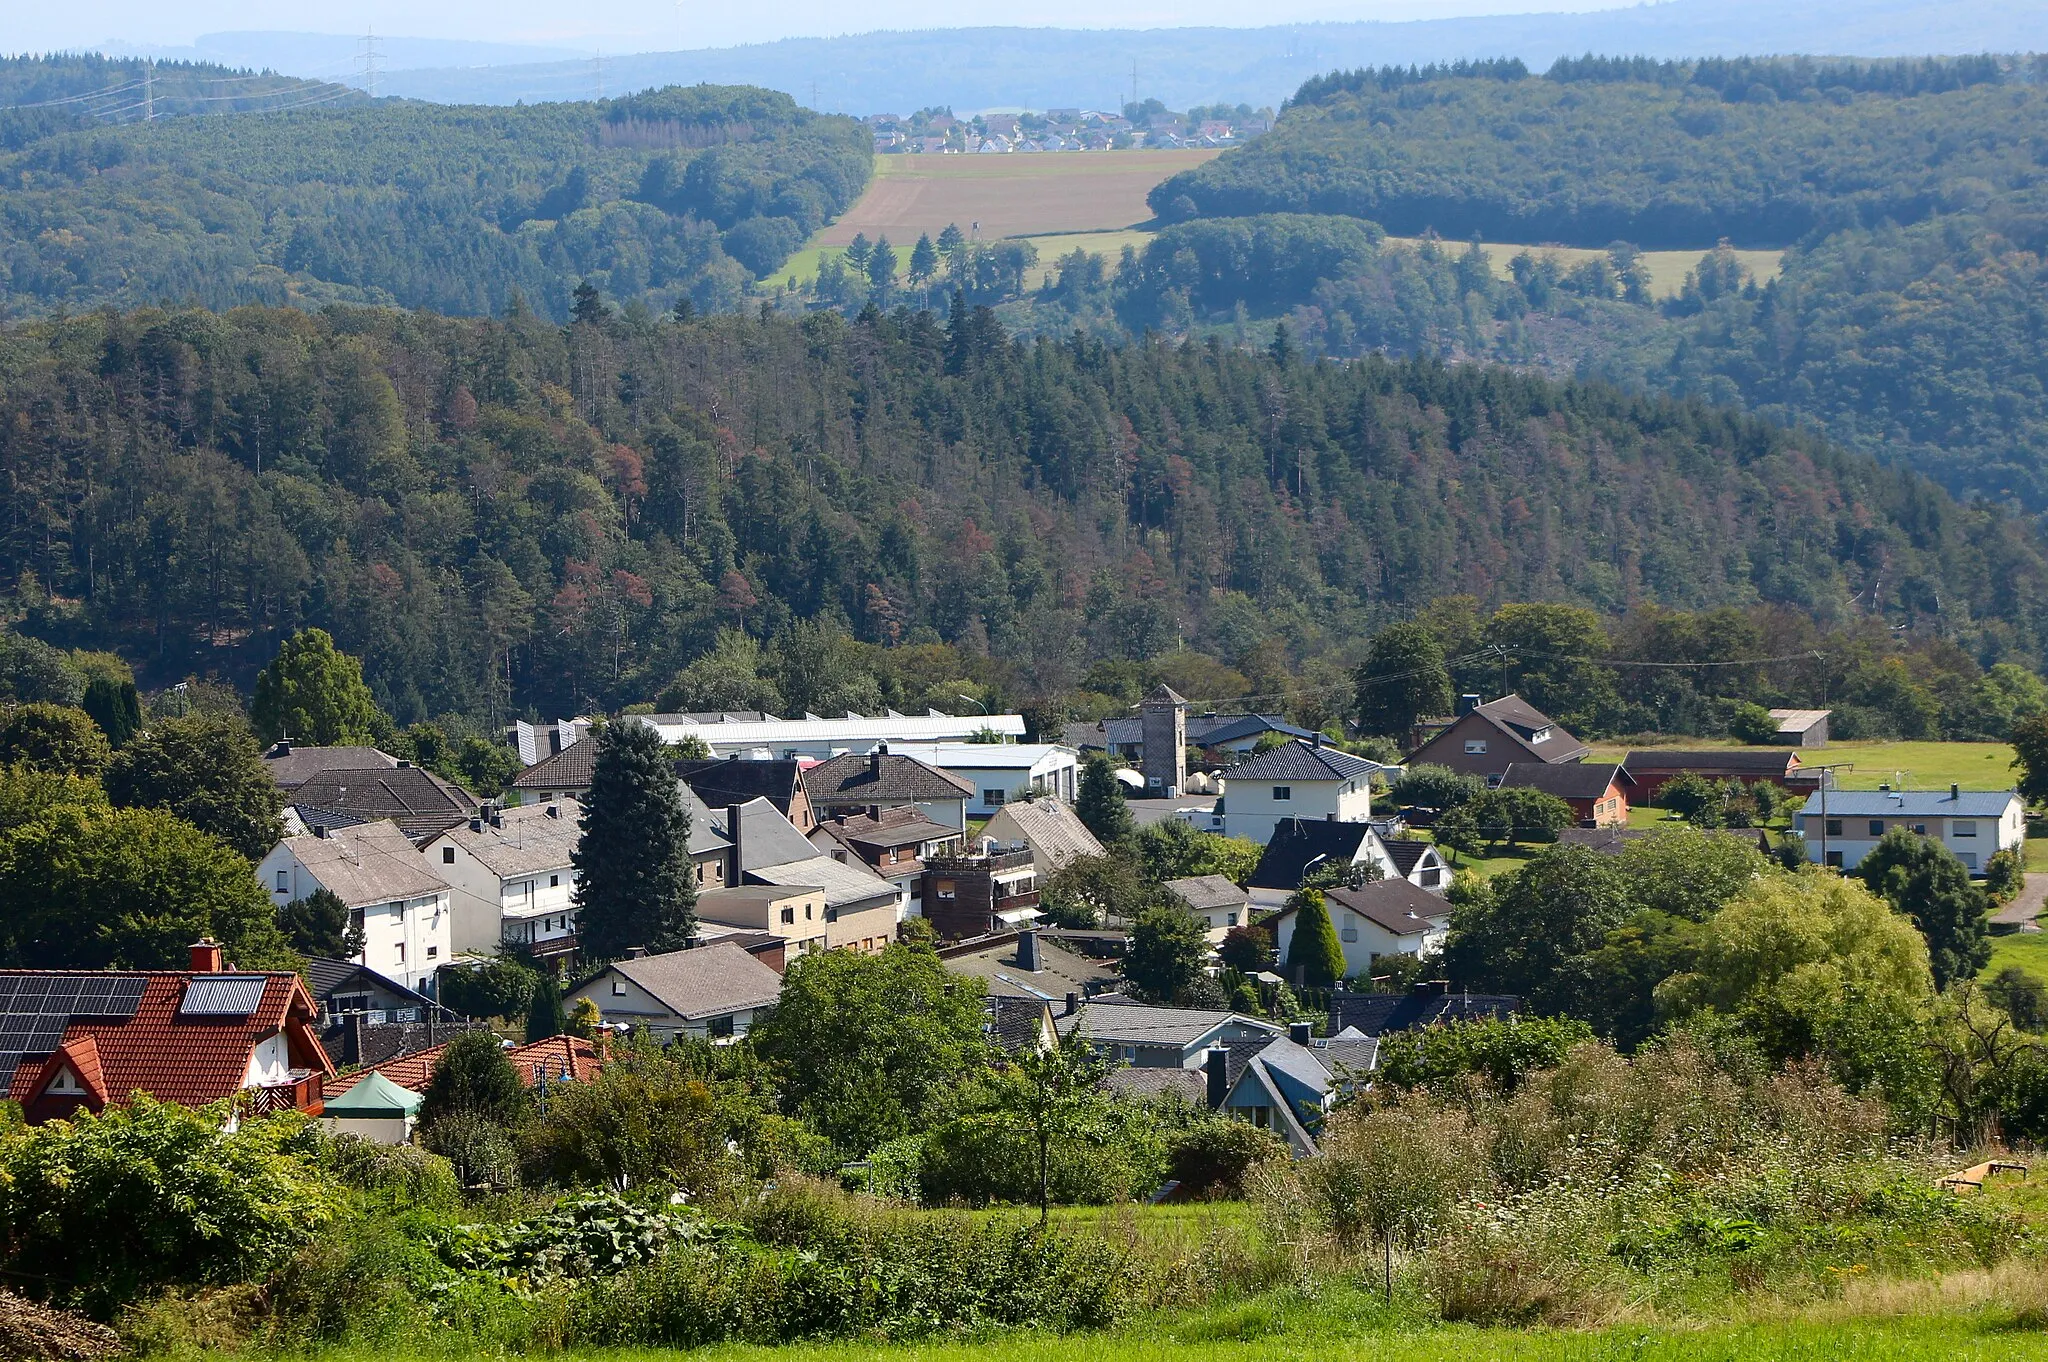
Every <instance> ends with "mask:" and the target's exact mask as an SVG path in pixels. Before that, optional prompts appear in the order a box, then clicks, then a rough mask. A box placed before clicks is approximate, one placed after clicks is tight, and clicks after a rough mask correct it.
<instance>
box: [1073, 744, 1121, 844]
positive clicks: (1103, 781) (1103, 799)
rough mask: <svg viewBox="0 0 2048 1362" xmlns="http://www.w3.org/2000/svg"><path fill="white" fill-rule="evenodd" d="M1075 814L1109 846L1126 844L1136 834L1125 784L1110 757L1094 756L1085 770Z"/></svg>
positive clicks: (1075, 805)
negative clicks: (1126, 796) (1126, 800)
mask: <svg viewBox="0 0 2048 1362" xmlns="http://www.w3.org/2000/svg"><path fill="white" fill-rule="evenodd" d="M1074 814H1075V816H1076V817H1078V818H1079V819H1080V820H1081V821H1082V822H1083V823H1084V824H1086V825H1087V828H1088V831H1090V832H1092V833H1094V834H1095V840H1096V841H1098V842H1100V843H1102V845H1104V846H1106V847H1107V846H1114V845H1117V844H1119V843H1122V842H1123V841H1125V840H1126V839H1128V838H1129V837H1130V836H1131V835H1132V834H1133V832H1135V831H1136V824H1135V823H1134V822H1133V821H1132V819H1131V810H1130V806H1129V805H1128V804H1126V803H1124V785H1123V782H1122V781H1120V780H1118V779H1117V778H1116V768H1115V767H1113V766H1111V765H1110V764H1109V758H1108V757H1103V756H1094V757H1090V758H1088V764H1087V766H1085V767H1083V768H1082V771H1081V789H1080V792H1079V794H1078V795H1077V797H1076V798H1075V800H1074Z"/></svg>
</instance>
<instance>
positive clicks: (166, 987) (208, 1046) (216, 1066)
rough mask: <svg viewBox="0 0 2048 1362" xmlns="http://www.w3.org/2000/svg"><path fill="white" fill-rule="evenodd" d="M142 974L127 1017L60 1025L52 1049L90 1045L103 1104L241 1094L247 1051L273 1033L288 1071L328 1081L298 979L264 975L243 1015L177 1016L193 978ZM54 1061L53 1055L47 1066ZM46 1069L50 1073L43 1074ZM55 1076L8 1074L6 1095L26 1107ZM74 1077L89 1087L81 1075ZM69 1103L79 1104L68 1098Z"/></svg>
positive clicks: (76, 1050) (330, 1068)
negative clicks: (257, 997) (285, 1052)
mask: <svg viewBox="0 0 2048 1362" xmlns="http://www.w3.org/2000/svg"><path fill="white" fill-rule="evenodd" d="M58 972H59V973H66V974H73V973H78V972H79V971H58ZM42 973H46V972H45V971H38V970H0V974H4V975H17V976H20V975H36V974H42ZM130 977H134V975H133V974H132V973H131V974H130ZM142 977H143V978H144V979H146V980H147V982H146V984H145V985H144V987H143V991H142V1000H141V1001H140V1002H139V1003H137V1004H136V1008H135V1015H134V1016H133V1017H126V1018H118V1019H100V1020H94V1021H74V1022H72V1023H71V1024H70V1025H69V1026H67V1027H66V1028H65V1031H64V1039H63V1041H62V1043H61V1045H62V1048H61V1049H60V1050H59V1051H58V1054H59V1055H61V1054H65V1053H69V1054H72V1055H74V1056H77V1055H81V1054H83V1053H85V1052H86V1051H87V1049H88V1047H89V1050H90V1051H91V1052H93V1053H95V1054H96V1056H97V1067H98V1078H99V1082H100V1085H101V1090H102V1091H104V1092H106V1093H107V1094H109V1100H112V1101H116V1102H121V1101H126V1100H127V1098H128V1095H129V1094H130V1093H133V1092H138V1091H139V1092H146V1093H148V1094H149V1095H150V1096H152V1097H154V1098H156V1099H157V1100H158V1101H162V1102H178V1103H181V1104H183V1105H186V1106H203V1105H204V1104H206V1103H208V1102H217V1101H219V1100H220V1099H221V1098H223V1097H229V1096H232V1095H233V1094H235V1093H236V1092H239V1091H240V1090H241V1088H242V1080H243V1079H244V1078H245V1077H246V1076H247V1075H248V1072H249V1058H250V1055H251V1052H253V1051H254V1050H255V1048H256V1047H257V1045H259V1044H261V1043H262V1042H263V1041H266V1040H268V1039H270V1038H271V1037H272V1036H275V1035H277V1034H278V1033H279V1032H284V1033H285V1034H286V1035H287V1036H288V1037H289V1038H290V1039H289V1045H290V1055H291V1064H292V1067H293V1068H303V1069H311V1070H314V1071H316V1072H318V1073H321V1074H324V1075H328V1076H332V1074H333V1073H334V1062H333V1061H332V1060H330V1059H329V1058H328V1057H327V1052H326V1051H325V1050H324V1049H322V1048H321V1046H320V1039H319V1036H318V1035H317V1034H316V1033H315V1030H314V1028H313V1025H312V1023H313V1021H314V1018H315V1015H316V1014H315V1010H314V1007H313V998H312V995H311V994H309V993H308V992H307V991H306V985H305V982H304V981H303V980H302V979H300V978H299V976H298V975H296V974H269V975H265V976H264V987H263V997H262V999H261V1001H259V1002H258V1003H257V1004H256V1008H255V1010H254V1011H253V1012H251V1013H250V1014H249V1015H248V1016H246V1017H241V1016H219V1015H207V1016H180V1015H179V1014H178V1007H179V1004H180V1003H181V1002H182V1001H183V1000H184V997H185V986H186V984H187V983H188V982H190V981H191V980H192V979H193V978H194V977H196V976H194V975H193V974H191V973H187V972H183V971H180V972H170V971H164V972H160V973H159V972H150V973H148V974H145V975H143V976H142ZM57 1057H58V1056H57V1055H52V1056H51V1061H52V1063H54V1062H55V1061H56V1060H57ZM83 1063H84V1061H83V1060H80V1064H81V1065H82V1064H83ZM58 1067H61V1065H59V1066H58ZM45 1069H48V1070H49V1074H47V1075H46V1074H44V1073H43V1072H42V1071H43V1070H45ZM55 1072H56V1069H55V1068H53V1067H51V1064H50V1063H45V1064H40V1065H36V1066H34V1067H31V1066H30V1065H28V1064H23V1065H21V1066H20V1067H19V1068H17V1069H16V1070H15V1072H14V1082H13V1084H12V1085H11V1087H10V1089H9V1092H8V1096H9V1097H11V1098H13V1099H14V1100H15V1101H17V1102H21V1103H22V1104H23V1105H24V1106H25V1107H26V1106H28V1105H29V1104H30V1103H31V1102H33V1100H34V1098H35V1095H36V1094H37V1093H38V1092H40V1091H41V1089H42V1086H43V1085H45V1084H47V1083H48V1082H49V1078H50V1077H51V1076H54V1074H55ZM78 1076H79V1078H80V1079H81V1080H82V1081H84V1082H85V1083H86V1085H87V1086H88V1087H90V1086H92V1079H91V1078H89V1077H88V1076H87V1075H86V1074H85V1073H83V1072H80V1073H79V1075H78ZM71 1105H72V1106H73V1107H76V1106H77V1105H79V1103H78V1102H76V1101H75V1100H74V1101H72V1102H71ZM35 1114H36V1113H34V1112H31V1115H35Z"/></svg>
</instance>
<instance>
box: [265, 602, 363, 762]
mask: <svg viewBox="0 0 2048 1362" xmlns="http://www.w3.org/2000/svg"><path fill="white" fill-rule="evenodd" d="M249 715H250V719H251V720H252V721H253V722H254V724H255V726H256V733H257V735H258V736H259V737H260V738H262V740H263V741H265V742H275V741H276V740H277V739H279V738H290V739H292V740H293V741H295V742H302V743H314V744H319V745H322V746H329V745H349V744H368V743H371V742H374V741H375V740H376V739H375V737H374V733H375V730H376V728H377V719H378V715H377V702H376V701H375V700H373V699H372V698H371V697H370V690H369V687H367V686H365V685H364V684H363V668H362V664H360V663H359V662H357V661H356V660H355V659H354V658H352V657H350V656H349V655H348V654H347V653H344V652H342V651H341V650H340V649H338V648H336V647H335V646H334V639H333V637H332V636H330V635H329V634H328V632H327V631H326V630H325V629H302V630H300V631H299V632H298V633H296V634H294V635H292V636H291V637H290V638H288V639H286V640H285V642H284V646H283V647H281V648H279V649H278V652H277V657H276V659H275V660H274V661H272V662H271V664H270V665H269V666H268V667H265V668H264V669H263V670H262V671H261V672H259V673H257V675H256V695H255V698H254V699H253V700H252V701H251V702H250V705H249Z"/></svg>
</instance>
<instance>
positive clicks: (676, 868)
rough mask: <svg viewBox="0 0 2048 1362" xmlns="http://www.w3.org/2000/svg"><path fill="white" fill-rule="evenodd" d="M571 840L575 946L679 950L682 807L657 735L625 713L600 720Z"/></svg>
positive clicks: (692, 922) (693, 899)
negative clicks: (576, 835) (623, 717)
mask: <svg viewBox="0 0 2048 1362" xmlns="http://www.w3.org/2000/svg"><path fill="white" fill-rule="evenodd" d="M585 741H586V742H595V743H596V744H597V745H598V746H597V756H596V761H595V764H594V766H593V767H592V769H591V775H590V793H589V795H588V796H586V797H585V799H584V801H583V817H582V824H581V826H582V831H583V836H582V840H581V841H579V842H578V843H577V845H576V851H575V854H574V858H573V864H574V865H575V867H576V875H577V880H576V921H577V930H578V932H579V934H580V935H581V938H582V947H583V953H584V954H585V955H586V956H587V957H589V958H590V959H593V960H607V959H614V958H616V957H618V956H621V955H624V954H625V953H626V951H627V949H628V948H630V947H633V946H645V947H646V948H647V949H648V950H650V951H670V950H680V949H681V948H682V947H683V946H684V945H685V944H687V943H688V941H689V939H690V938H691V936H693V935H694V934H695V933H696V929H697V912H696V910H697V886H696V882H695V879H694V877H693V876H692V875H691V872H690V855H689V837H690V815H689V813H688V811H687V810H685V809H684V808H683V802H682V797H681V795H680V794H679V793H678V792H677V788H676V773H675V767H674V764H673V760H672V758H671V756H670V754H669V751H668V749H667V747H666V746H665V745H664V744H663V742H662V741H661V735H660V734H659V733H657V732H655V730H654V729H652V728H650V727H649V726H647V725H646V724H641V723H634V722H631V721H626V722H619V723H611V724H607V725H605V726H604V728H603V729H602V730H600V731H599V732H598V733H597V735H596V736H595V737H593V738H588V739H585Z"/></svg>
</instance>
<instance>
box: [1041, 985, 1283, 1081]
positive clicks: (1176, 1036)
mask: <svg viewBox="0 0 2048 1362" xmlns="http://www.w3.org/2000/svg"><path fill="white" fill-rule="evenodd" d="M1055 1025H1057V1026H1058V1028H1059V1032H1060V1034H1061V1035H1063V1036H1065V1035H1072V1034H1074V1033H1075V1032H1079V1033H1080V1034H1081V1035H1082V1036H1084V1037H1086V1038H1087V1040H1088V1041H1089V1042H1090V1043H1091V1044H1093V1045H1094V1047H1095V1050H1096V1052H1097V1053H1098V1054H1101V1055H1104V1056H1105V1057H1107V1058H1109V1059H1111V1060H1114V1061H1117V1062H1119V1063H1122V1064H1128V1065H1130V1066H1131V1067H1133V1068H1139V1069H1151V1068H1164V1069H1197V1068H1200V1067H1201V1065H1202V1062H1203V1057H1204V1055H1205V1054H1206V1053H1207V1051H1208V1050H1209V1048H1210V1047H1211V1046H1213V1045H1221V1044H1223V1043H1225V1042H1228V1041H1234V1040H1249V1039H1252V1038H1254V1037H1271V1036H1277V1035H1279V1034H1280V1028H1279V1027H1277V1026H1275V1025H1273V1024H1272V1023H1271V1022H1265V1021H1259V1020H1257V1019H1255V1018H1252V1017H1245V1016H1240V1015H1239V1014H1237V1013H1235V1012H1215V1011H1210V1010H1208V1009H1205V1008H1188V1007H1148V1006H1146V1005H1144V1004H1142V1003H1134V1002H1131V1001H1129V1000H1127V999H1124V998H1122V997H1121V996H1120V995H1117V994H1106V995H1104V996H1102V997H1099V998H1095V999H1093V1000H1091V1001H1088V1002H1084V1003H1082V1004H1081V1005H1080V1007H1078V1008H1077V1009H1075V1010H1074V1011H1072V1012H1069V1013H1067V1014H1066V1015H1065V1016H1062V1017H1059V1018H1057V1019H1056V1021H1055Z"/></svg>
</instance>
